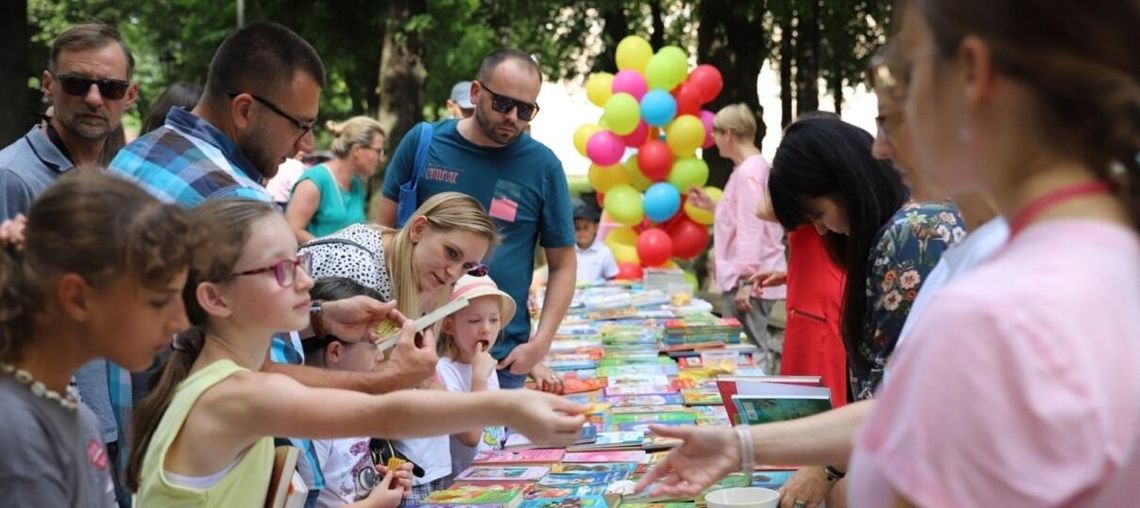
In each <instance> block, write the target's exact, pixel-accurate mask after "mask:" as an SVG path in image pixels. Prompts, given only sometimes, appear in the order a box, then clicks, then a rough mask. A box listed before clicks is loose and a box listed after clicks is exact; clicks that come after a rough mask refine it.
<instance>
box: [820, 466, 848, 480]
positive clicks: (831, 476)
mask: <svg viewBox="0 0 1140 508" xmlns="http://www.w3.org/2000/svg"><path fill="white" fill-rule="evenodd" d="M823 472H824V473H827V481H829V482H831V483H835V482H837V481H839V480H842V479H843V477H844V476H847V473H845V472H843V471H840V470H838V469H835V468H834V467H831V466H823Z"/></svg>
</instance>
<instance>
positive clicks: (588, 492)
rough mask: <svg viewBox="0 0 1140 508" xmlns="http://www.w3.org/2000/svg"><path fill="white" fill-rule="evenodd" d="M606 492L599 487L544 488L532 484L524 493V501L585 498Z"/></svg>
mask: <svg viewBox="0 0 1140 508" xmlns="http://www.w3.org/2000/svg"><path fill="white" fill-rule="evenodd" d="M602 492H604V489H602V488H600V486H599V485H578V486H572V487H544V486H542V485H538V484H537V483H536V484H531V485H530V488H529V489H528V490H527V491H526V492H523V501H524V502H525V501H528V500H531V499H558V498H562V497H585V496H596V495H599V494H601V493H602Z"/></svg>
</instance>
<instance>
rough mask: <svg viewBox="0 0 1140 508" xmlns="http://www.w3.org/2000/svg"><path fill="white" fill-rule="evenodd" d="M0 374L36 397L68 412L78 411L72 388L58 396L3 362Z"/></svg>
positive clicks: (23, 371) (27, 375)
mask: <svg viewBox="0 0 1140 508" xmlns="http://www.w3.org/2000/svg"><path fill="white" fill-rule="evenodd" d="M0 373H3V374H6V375H9V376H12V379H15V380H16V382H17V383H19V384H22V385H24V386H25V387H27V388H28V390H29V391H31V392H32V395H35V396H36V397H40V398H44V399H47V400H50V401H52V402H55V403H57V404H59V405H60V406H63V408H64V409H67V410H70V411H75V410H76V409H79V394H78V393H77V390H76V389H75V387H74V386H68V387H67V395H60V394H59V392H57V391H55V390H48V387H47V386H45V385H44V384H43V383H42V382H40V381H38V380H36V378H35V377H32V373H30V372H28V371H26V370H23V369H17V368H16V367H15V366H13V365H10V364H7V363H3V362H0Z"/></svg>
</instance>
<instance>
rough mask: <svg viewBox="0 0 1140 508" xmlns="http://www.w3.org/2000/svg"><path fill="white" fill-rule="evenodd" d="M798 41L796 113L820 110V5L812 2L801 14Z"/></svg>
mask: <svg viewBox="0 0 1140 508" xmlns="http://www.w3.org/2000/svg"><path fill="white" fill-rule="evenodd" d="M797 35H798V37H797V40H796V50H797V51H796V113H797V114H799V115H802V114H804V113H807V112H810V111H817V110H818V109H819V42H820V30H819V5H818V4H817V3H816V2H815V1H814V0H812V1H811V2H808V4H807V6H806V7H805V9H804V10H803V11H802V12H800V16H799V27H798V30H797Z"/></svg>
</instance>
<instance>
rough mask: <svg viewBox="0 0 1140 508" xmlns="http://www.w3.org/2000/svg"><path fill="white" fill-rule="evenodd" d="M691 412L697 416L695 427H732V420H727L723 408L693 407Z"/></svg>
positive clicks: (726, 414)
mask: <svg viewBox="0 0 1140 508" xmlns="http://www.w3.org/2000/svg"><path fill="white" fill-rule="evenodd" d="M692 410H693V413H695V414H696V415H697V425H720V426H722V427H731V426H732V420H730V419H729V418H728V411H726V410H725V409H724V406H693V407H692Z"/></svg>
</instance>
